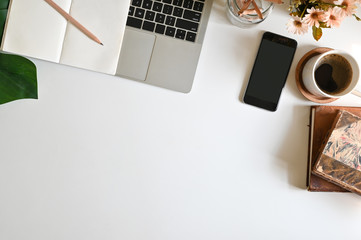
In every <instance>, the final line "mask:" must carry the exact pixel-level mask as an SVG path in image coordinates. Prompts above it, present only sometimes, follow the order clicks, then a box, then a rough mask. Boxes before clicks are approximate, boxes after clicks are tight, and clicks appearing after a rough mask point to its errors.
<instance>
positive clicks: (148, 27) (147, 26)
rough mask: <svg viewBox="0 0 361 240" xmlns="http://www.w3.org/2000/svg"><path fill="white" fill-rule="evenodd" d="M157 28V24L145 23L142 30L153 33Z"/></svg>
mask: <svg viewBox="0 0 361 240" xmlns="http://www.w3.org/2000/svg"><path fill="white" fill-rule="evenodd" d="M154 28H155V23H153V22H148V21H144V22H143V27H142V29H144V30H147V31H151V32H153V31H154Z"/></svg>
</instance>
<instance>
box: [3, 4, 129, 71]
mask: <svg viewBox="0 0 361 240" xmlns="http://www.w3.org/2000/svg"><path fill="white" fill-rule="evenodd" d="M54 2H55V3H56V4H58V5H59V6H60V7H61V8H62V9H64V10H65V11H66V12H68V13H69V14H70V15H71V16H72V17H74V18H75V19H76V20H77V21H79V22H80V23H81V24H82V25H84V27H86V28H87V29H88V30H89V31H90V32H92V33H93V34H94V35H96V36H97V37H98V38H99V39H100V40H101V41H102V43H103V44H104V46H101V45H99V44H98V43H96V42H94V41H93V40H91V39H90V38H88V37H87V36H86V35H85V34H84V33H82V32H81V31H80V30H79V29H77V28H76V27H74V26H73V25H72V24H71V23H68V22H67V20H66V19H65V18H64V17H63V16H61V15H60V14H59V13H58V12H57V11H56V10H54V9H53V8H52V7H51V6H50V5H49V4H48V3H46V2H45V1H43V0H11V2H10V5H9V14H8V18H7V22H6V27H5V31H4V36H3V40H2V45H1V49H2V50H3V51H6V52H11V53H15V54H19V55H24V56H28V57H34V58H38V59H43V60H47V61H51V62H56V63H61V64H65V65H70V66H74V67H79V68H84V69H88V70H93V71H97V72H103V73H107V74H112V75H114V74H115V72H116V69H117V65H118V59H119V54H120V49H121V44H122V40H123V35H124V30H125V25H126V20H127V14H128V10H129V3H130V1H129V0H101V1H100V0H54Z"/></svg>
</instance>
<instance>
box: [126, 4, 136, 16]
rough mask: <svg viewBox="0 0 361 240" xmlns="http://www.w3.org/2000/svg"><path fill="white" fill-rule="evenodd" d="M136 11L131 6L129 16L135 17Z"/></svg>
mask: <svg viewBox="0 0 361 240" xmlns="http://www.w3.org/2000/svg"><path fill="white" fill-rule="evenodd" d="M134 10H135V8H134V7H133V6H130V7H129V12H128V15H129V16H133V14H134Z"/></svg>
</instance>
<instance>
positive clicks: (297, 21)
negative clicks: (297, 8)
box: [287, 16, 308, 35]
mask: <svg viewBox="0 0 361 240" xmlns="http://www.w3.org/2000/svg"><path fill="white" fill-rule="evenodd" d="M287 30H288V31H289V32H290V33H293V34H299V35H303V34H305V33H306V32H307V31H308V25H307V24H305V23H303V22H302V21H301V18H299V17H297V16H294V17H293V18H292V19H290V20H289V21H288V23H287Z"/></svg>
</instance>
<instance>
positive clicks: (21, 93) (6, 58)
mask: <svg viewBox="0 0 361 240" xmlns="http://www.w3.org/2000/svg"><path fill="white" fill-rule="evenodd" d="M37 85H38V84H37V79H36V66H35V64H34V63H32V62H31V61H30V60H28V59H26V58H24V57H21V56H16V55H12V54H3V53H0V104H3V103H7V102H11V101H14V100H18V99H22V98H34V99H37V98H38V86H37Z"/></svg>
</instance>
